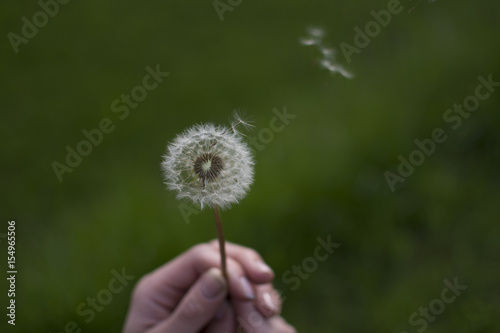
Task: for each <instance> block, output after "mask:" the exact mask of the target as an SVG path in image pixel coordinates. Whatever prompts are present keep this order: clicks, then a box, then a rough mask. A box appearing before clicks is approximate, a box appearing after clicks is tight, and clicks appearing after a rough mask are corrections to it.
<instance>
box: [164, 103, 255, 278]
mask: <svg viewBox="0 0 500 333" xmlns="http://www.w3.org/2000/svg"><path fill="white" fill-rule="evenodd" d="M233 118H234V120H233V121H232V122H231V127H223V126H215V125H212V124H200V125H195V126H193V127H191V128H188V129H187V130H185V131H184V132H183V133H181V134H179V135H177V137H176V138H175V139H174V140H173V141H172V142H171V143H170V144H169V145H168V146H167V152H166V154H165V155H164V156H163V161H162V163H161V167H162V169H163V173H164V177H165V184H166V185H167V188H168V189H170V190H172V191H174V192H176V194H177V198H178V199H188V200H190V201H191V202H193V203H194V204H196V205H199V206H200V207H201V209H203V208H205V207H211V208H213V210H214V215H215V221H216V227H217V238H218V239H219V248H220V252H221V266H222V272H223V274H224V276H225V277H226V279H227V272H226V253H225V245H224V244H225V239H224V232H223V230H222V221H221V217H220V210H219V207H220V208H223V209H224V208H229V207H231V205H232V204H235V203H238V202H239V200H241V199H243V198H244V197H245V195H246V194H247V192H248V190H249V189H250V186H251V185H252V182H253V175H254V171H253V167H254V161H253V157H252V153H251V151H250V148H249V147H248V145H247V144H246V142H244V141H243V139H242V137H243V135H242V134H241V133H240V132H239V131H238V127H239V126H243V127H245V128H247V129H248V128H251V127H252V124H251V123H250V122H249V121H247V120H245V119H244V117H243V116H242V115H241V113H240V112H237V111H235V113H234V115H233Z"/></svg>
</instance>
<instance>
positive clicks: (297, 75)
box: [0, 0, 500, 333]
mask: <svg viewBox="0 0 500 333" xmlns="http://www.w3.org/2000/svg"><path fill="white" fill-rule="evenodd" d="M414 4H415V1H413V2H407V1H402V6H403V7H404V9H403V11H402V12H401V13H400V14H398V15H395V16H393V17H392V21H391V23H390V24H389V25H388V26H387V27H385V28H383V29H382V31H381V32H380V34H379V35H377V36H376V37H374V38H373V39H372V41H371V43H370V44H369V45H368V46H367V47H366V48H364V49H362V50H361V52H360V53H359V54H353V55H352V62H351V63H350V64H347V61H346V59H345V58H344V57H343V56H342V52H340V50H339V48H338V46H339V44H340V43H341V42H346V43H349V44H353V38H354V35H355V32H354V30H353V28H354V27H355V26H359V27H361V28H363V27H364V25H365V24H366V23H367V22H369V21H371V20H373V18H372V17H371V15H370V11H371V10H377V11H378V10H381V9H385V8H386V7H387V2H386V1H369V2H360V1H357V2H353V1H314V0H313V1H305V0H302V1H265V2H254V1H246V0H245V1H243V2H242V3H241V4H240V5H238V6H236V7H235V8H233V11H227V12H225V13H224V20H223V21H221V20H220V19H219V16H218V15H217V12H216V11H215V9H214V7H213V4H212V2H211V1H186V2H183V1H176V2H172V1H137V0H136V1H97V0H90V1H71V2H70V3H69V4H67V5H61V6H60V10H59V13H58V14H57V15H56V16H55V17H54V18H50V20H49V22H48V24H46V26H44V27H42V28H40V29H39V32H38V34H37V35H36V36H35V37H34V38H32V39H29V42H28V43H27V44H21V45H20V46H19V52H18V53H17V54H16V53H15V52H14V50H13V48H12V46H11V44H10V42H9V39H8V37H7V34H8V33H9V32H14V33H16V34H20V33H21V28H22V25H23V22H22V21H21V18H22V17H23V16H26V17H28V18H29V20H30V21H32V16H33V14H35V13H36V12H37V11H39V10H40V7H39V5H38V4H37V3H36V2H35V1H15V2H14V1H2V2H0V18H1V19H0V27H1V29H0V31H2V32H3V33H4V35H5V37H4V38H3V42H2V43H1V44H0V60H1V66H0V70H1V78H2V79H1V81H0V88H1V89H0V91H1V97H2V98H1V99H2V103H1V108H2V121H1V123H0V132H1V133H2V154H1V168H2V169H1V174H2V194H1V198H0V199H1V200H0V202H1V207H2V222H1V224H0V225H1V227H0V233H5V232H7V221H8V220H11V219H15V220H16V222H17V265H18V271H19V274H18V276H17V279H18V281H17V288H18V290H17V295H16V296H17V297H16V299H17V325H16V326H15V328H14V327H11V326H10V325H7V324H6V318H5V315H4V314H3V315H2V317H3V319H2V322H1V323H0V325H1V326H0V327H2V328H0V330H1V331H2V332H4V331H5V332H61V331H63V328H64V325H65V323H66V322H68V321H71V320H73V321H76V322H77V323H78V324H79V325H80V327H81V328H82V330H83V332H120V330H121V327H122V324H123V322H124V319H125V315H126V311H127V307H128V301H129V296H130V293H131V291H132V286H128V287H127V288H126V289H125V290H124V291H123V292H122V293H120V294H118V295H115V296H114V298H113V301H112V302H111V303H110V304H109V305H106V306H105V308H104V310H103V311H102V312H99V313H97V314H96V317H95V320H93V321H92V322H91V323H89V324H87V323H85V322H84V320H83V318H82V317H81V316H79V315H78V314H77V313H76V307H77V305H78V304H79V303H80V302H82V301H84V300H85V299H86V298H87V297H95V295H96V293H97V292H98V291H99V290H101V289H102V288H105V287H106V286H107V283H108V281H109V280H110V278H111V277H112V275H111V270H113V269H116V270H120V269H121V268H122V267H125V268H126V271H127V273H129V274H131V275H135V276H136V280H135V281H137V279H138V278H139V277H140V276H142V275H144V274H146V273H147V272H149V271H151V270H153V269H155V268H156V267H158V266H160V265H162V264H163V263H165V262H167V261H169V260H170V259H171V258H173V257H174V256H176V255H178V254H179V253H181V252H183V251H185V250H186V249H188V248H189V247H191V246H193V245H194V244H197V243H200V242H205V241H208V240H210V239H213V238H214V237H216V234H215V228H214V222H213V215H212V213H211V212H210V211H205V212H203V213H202V214H199V215H193V216H192V217H191V223H190V224H186V223H185V222H184V220H183V218H182V215H181V213H180V211H179V209H178V205H179V202H178V201H177V200H176V199H175V196H174V195H173V194H171V193H169V192H167V191H166V190H165V187H164V185H163V183H162V175H161V171H160V167H159V164H160V161H161V155H162V154H163V153H164V149H165V147H166V145H167V143H168V142H169V141H170V140H172V139H173V137H174V136H175V135H176V134H177V133H179V132H180V131H182V130H183V129H185V128H186V127H188V126H190V125H192V124H193V123H198V122H214V123H217V124H227V123H228V118H229V116H230V114H231V111H232V110H233V109H235V108H246V109H247V110H248V114H250V115H252V116H253V118H254V119H255V121H256V123H255V125H256V129H255V133H254V135H255V134H258V133H259V131H260V130H261V129H263V128H267V127H269V122H270V120H271V118H272V117H273V116H274V115H273V113H272V110H273V108H277V109H279V110H282V109H283V107H284V106H286V107H287V110H288V112H289V113H292V114H294V115H296V118H295V119H293V120H292V121H291V122H290V124H289V125H287V126H286V129H285V130H283V131H282V132H280V133H276V134H275V137H274V140H273V141H272V142H270V143H269V144H267V145H266V146H265V148H264V149H263V150H262V151H256V160H257V165H256V179H255V183H254V185H253V187H252V190H251V192H250V193H249V195H248V197H247V198H246V199H245V200H243V201H242V202H241V204H240V205H237V206H235V207H234V208H233V209H231V210H229V211H226V212H224V213H223V221H224V224H225V230H226V236H227V238H228V240H230V241H233V242H236V243H240V244H244V245H246V246H249V247H252V248H255V249H256V250H257V251H259V252H260V253H261V254H262V256H263V257H264V258H265V259H266V261H267V262H268V263H269V264H270V265H271V266H272V267H273V269H274V270H275V272H276V275H277V278H276V287H277V288H278V289H279V290H281V291H282V292H283V294H284V295H285V297H286V301H285V304H284V312H283V315H284V317H285V318H286V319H287V320H289V321H290V322H291V323H292V324H293V325H294V326H295V327H296V328H297V329H298V331H299V332H381V333H382V332H384V333H387V332H395V333H399V332H401V331H407V332H417V329H418V328H420V327H421V326H420V325H419V326H412V325H410V324H409V322H408V318H409V316H410V315H411V314H412V313H413V312H415V311H419V308H420V307H428V306H429V303H430V302H431V301H432V300H434V299H436V298H439V297H440V294H441V291H442V289H443V288H444V285H443V280H444V279H448V280H450V281H453V279H454V278H455V277H458V281H459V282H460V283H461V284H465V285H467V286H468V289H467V290H466V291H464V292H463V294H462V295H461V296H459V297H458V298H457V299H456V301H455V302H453V303H452V304H449V305H447V306H446V309H445V310H444V312H443V313H442V314H441V315H439V316H437V318H436V319H435V321H434V322H429V325H428V328H427V329H426V332H429V333H430V332H499V331H500V324H499V323H498V320H496V318H498V315H500V303H499V297H500V285H499V283H498V281H499V280H500V266H499V259H500V256H499V254H500V241H499V239H500V238H499V237H500V226H499V224H498V222H499V220H500V219H499V217H500V212H499V204H500V176H499V173H498V171H499V166H500V158H499V151H500V150H499V148H500V134H499V124H500V114H499V106H500V91H495V92H494V93H493V94H492V95H491V97H490V98H488V99H487V100H485V101H482V102H481V104H480V107H479V109H478V110H477V111H476V112H474V113H472V114H471V115H470V117H469V118H467V119H464V120H463V123H462V125H461V126H460V127H459V128H458V129H457V130H452V129H450V126H449V124H446V123H445V122H443V114H444V112H445V111H446V110H447V109H448V108H450V107H452V106H453V104H454V103H462V102H463V100H464V98H466V97H467V96H469V95H471V94H473V93H474V91H475V88H476V86H477V85H478V83H479V82H478V80H477V77H478V76H479V75H482V76H484V77H487V76H488V75H489V74H492V75H493V79H494V80H495V81H500V68H499V59H500V58H499V56H500V43H499V35H498V33H499V31H500V23H499V22H500V4H499V3H498V1H494V0H490V1H475V2H472V1H459V2H457V1H453V2H452V1H437V2H434V3H429V2H427V1H425V0H424V1H422V2H421V3H420V4H419V6H418V7H417V8H416V9H415V11H414V12H413V13H411V14H409V13H408V10H409V9H410V8H411V7H412V6H413V5H414ZM310 25H317V26H320V27H323V28H324V29H325V30H326V31H327V33H328V34H327V36H326V37H325V39H324V41H325V43H327V44H330V45H331V46H332V47H335V48H337V50H338V51H339V54H338V61H339V62H340V63H341V64H343V65H344V66H345V67H346V68H347V69H348V70H350V71H352V72H353V73H354V74H355V78H354V79H353V80H348V79H345V78H343V77H341V76H339V75H336V76H335V75H334V76H332V75H330V73H328V72H327V71H325V70H322V69H321V68H320V67H319V65H318V64H317V59H319V58H320V54H319V53H318V52H317V51H316V49H315V48H314V47H305V46H302V45H300V44H299V42H298V40H299V37H302V36H305V29H306V27H308V26H310ZM157 64H160V68H161V70H162V71H166V72H169V73H170V76H169V77H168V78H166V79H165V80H164V82H162V83H161V84H160V85H159V86H158V88H156V89H155V90H153V91H150V92H149V93H148V96H147V98H146V99H145V100H144V101H143V102H141V103H139V105H138V106H137V107H136V108H135V109H132V110H131V112H130V115H129V116H128V117H127V118H126V119H124V120H120V119H119V118H118V116H119V114H116V113H113V112H112V110H111V103H112V102H113V101H114V100H115V99H116V98H120V95H121V94H123V93H126V94H128V93H130V91H131V89H132V88H134V87H135V86H137V85H140V84H142V79H143V77H144V76H145V75H146V70H145V67H146V66H151V67H155V66H156V65H157ZM497 89H498V88H497ZM103 118H110V119H111V120H112V121H113V124H114V125H115V126H116V128H115V130H114V131H113V132H112V133H110V134H106V135H105V136H104V139H103V141H102V143H101V144H100V145H99V146H97V147H94V148H93V151H92V153H91V154H90V155H89V156H87V157H84V158H83V161H82V162H81V164H80V165H79V166H77V167H76V168H74V170H73V172H72V173H65V174H64V176H63V181H62V182H59V181H58V179H57V177H56V175H55V173H54V171H53V169H52V166H51V163H53V161H58V162H60V163H64V159H65V156H66V149H65V147H66V146H67V145H69V146H71V147H73V148H75V147H76V145H77V144H78V142H79V141H80V140H82V139H84V136H83V134H82V130H84V129H87V130H91V129H93V128H96V127H97V126H98V124H99V121H100V120H101V119H103ZM436 127H441V128H443V129H445V130H446V134H447V135H448V140H447V141H446V142H445V143H443V144H440V145H437V147H436V151H435V153H434V154H432V155H431V156H430V157H428V158H427V159H426V160H425V162H424V163H423V164H422V165H421V166H419V167H417V168H416V170H415V172H414V173H413V174H412V175H411V176H410V177H408V179H407V180H406V181H405V182H404V183H398V184H397V185H396V189H395V191H394V192H392V191H391V190H390V188H389V186H388V185H387V183H386V181H385V178H384V173H385V172H386V171H391V172H394V173H396V172H397V167H398V163H399V160H398V156H399V155H402V156H404V157H405V158H408V155H409V154H410V153H411V152H412V151H413V150H415V149H416V146H415V144H414V140H415V139H420V140H422V139H425V138H429V137H430V135H431V132H432V130H433V129H434V128H436ZM328 235H331V238H332V240H333V241H334V242H337V243H339V244H341V247H340V248H339V249H337V250H336V251H335V252H334V253H333V254H332V255H331V256H330V257H329V258H328V260H327V261H325V262H321V263H319V265H318V268H317V270H315V271H314V272H313V273H311V274H310V276H309V277H308V279H305V280H302V281H301V284H300V287H299V288H298V289H297V290H294V291H292V290H291V284H290V283H286V281H284V280H283V279H282V275H283V273H285V272H286V271H287V270H290V269H291V268H292V267H293V265H301V263H302V262H303V260H304V259H305V258H307V257H310V256H312V255H313V252H314V249H315V247H316V246H317V242H316V238H317V237H322V238H326V237H327V236H328ZM0 240H2V243H1V244H0V249H1V251H2V253H4V254H2V256H1V257H0V260H1V261H2V263H3V264H2V267H3V268H5V265H4V264H5V263H6V257H7V254H6V252H7V246H6V242H5V239H0ZM2 271H3V272H2V274H5V269H2ZM135 281H134V282H135ZM0 288H1V290H2V291H1V292H0V293H1V294H2V298H1V299H2V307H3V308H4V307H6V306H7V302H8V301H7V297H6V290H7V284H6V280H5V278H2V279H1V282H0ZM4 309H5V308H4ZM4 311H5V310H4Z"/></svg>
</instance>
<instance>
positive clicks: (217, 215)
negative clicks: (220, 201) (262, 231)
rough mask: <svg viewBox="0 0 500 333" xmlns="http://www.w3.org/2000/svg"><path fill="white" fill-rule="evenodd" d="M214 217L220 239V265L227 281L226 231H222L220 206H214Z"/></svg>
mask: <svg viewBox="0 0 500 333" xmlns="http://www.w3.org/2000/svg"><path fill="white" fill-rule="evenodd" d="M214 215H215V225H216V227H217V238H218V239H219V250H220V263H221V267H222V275H224V278H225V279H226V281H229V280H228V278H227V269H226V240H225V239H224V230H223V229H222V219H221V217H220V209H219V206H218V205H214Z"/></svg>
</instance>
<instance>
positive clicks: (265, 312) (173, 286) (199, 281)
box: [123, 241, 296, 333]
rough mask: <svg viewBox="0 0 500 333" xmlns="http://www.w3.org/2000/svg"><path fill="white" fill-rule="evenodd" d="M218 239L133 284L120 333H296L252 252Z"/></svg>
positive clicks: (266, 272)
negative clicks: (223, 246) (221, 245)
mask: <svg viewBox="0 0 500 333" xmlns="http://www.w3.org/2000/svg"><path fill="white" fill-rule="evenodd" d="M226 252H227V272H228V281H226V280H225V279H224V277H223V275H222V272H221V270H220V265H221V264H220V254H219V247H218V243H217V241H212V242H210V243H206V244H199V245H196V246H194V247H192V248H190V249H189V250H187V251H186V252H184V253H182V254H181V255H179V256H178V257H176V258H174V259H173V260H171V261H170V262H168V263H166V264H165V265H163V266H161V267H159V268H158V269H156V270H155V271H153V272H151V273H149V274H147V275H145V276H144V277H142V278H141V280H140V281H139V282H138V284H137V285H136V287H135V289H134V292H133V295H132V300H131V303H130V308H129V312H128V315H127V319H126V321H125V326H124V328H123V333H237V332H248V333H296V331H295V329H294V328H293V327H292V326H290V325H289V324H288V323H287V322H286V321H285V320H284V319H283V318H282V317H281V316H280V312H281V299H280V297H279V294H278V292H277V291H276V290H275V289H274V287H273V285H272V283H271V282H272V280H273V279H274V273H273V271H272V270H271V268H269V266H267V265H266V263H265V262H264V260H263V259H262V258H261V256H260V255H259V254H258V253H257V252H256V251H255V250H252V249H250V248H247V247H243V246H240V245H236V244H232V243H226Z"/></svg>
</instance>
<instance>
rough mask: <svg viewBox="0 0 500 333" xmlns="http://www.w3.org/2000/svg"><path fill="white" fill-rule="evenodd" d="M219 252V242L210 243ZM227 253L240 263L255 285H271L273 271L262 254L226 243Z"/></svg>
mask: <svg viewBox="0 0 500 333" xmlns="http://www.w3.org/2000/svg"><path fill="white" fill-rule="evenodd" d="M210 245H211V246H213V247H214V248H215V249H217V251H218V250H219V243H218V242H217V240H213V241H211V242H210ZM226 253H227V255H228V256H229V257H231V258H233V259H235V260H236V261H238V262H239V263H240V264H241V266H242V267H243V269H244V270H245V273H246V274H247V276H248V277H249V278H250V280H251V281H252V282H253V283H255V284H263V283H269V282H271V281H272V280H273V279H274V272H273V270H272V269H271V268H270V267H269V266H268V265H267V264H266V263H265V262H264V259H262V257H261V256H260V254H259V253H258V252H257V251H255V250H254V249H251V248H249V247H245V246H241V245H238V244H234V243H231V242H226Z"/></svg>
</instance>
